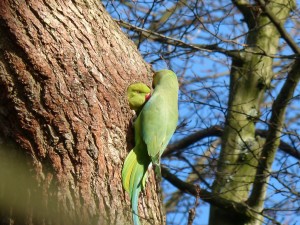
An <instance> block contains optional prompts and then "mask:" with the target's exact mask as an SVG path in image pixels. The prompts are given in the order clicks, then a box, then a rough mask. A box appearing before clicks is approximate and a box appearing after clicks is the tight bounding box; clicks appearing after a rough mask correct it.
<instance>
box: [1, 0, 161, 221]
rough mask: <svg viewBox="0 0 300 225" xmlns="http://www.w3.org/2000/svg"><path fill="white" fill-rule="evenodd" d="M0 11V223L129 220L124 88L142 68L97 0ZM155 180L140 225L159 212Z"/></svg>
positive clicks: (37, 1)
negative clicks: (124, 171)
mask: <svg viewBox="0 0 300 225" xmlns="http://www.w3.org/2000/svg"><path fill="white" fill-rule="evenodd" d="M0 17H1V20H0V21H1V22H0V23H1V24H0V25H1V26H0V29H1V30H0V50H1V51H0V52H1V53H0V72H1V73H0V88H1V93H0V137H1V146H0V170H1V172H0V179H1V184H0V211H1V213H0V216H1V218H0V221H1V222H0V223H1V224H38V225H41V224H101V225H102V224H131V223H132V222H131V221H132V215H131V206H130V201H129V198H128V195H127V194H125V192H124V190H123V188H122V183H121V169H122V165H123V161H124V159H125V157H126V155H127V153H128V152H129V150H130V148H131V147H132V146H133V138H132V129H131V122H130V118H131V117H132V112H131V111H130V109H129V107H128V103H127V101H126V99H125V95H124V93H125V91H126V88H127V86H128V85H129V84H130V83H133V82H134V81H144V82H146V83H149V82H150V80H151V76H152V72H151V70H150V67H149V66H148V65H147V64H145V62H144V61H143V59H142V57H141V56H140V54H139V53H138V51H137V49H136V47H135V46H134V45H133V43H132V42H131V41H129V40H128V38H127V37H126V36H125V35H124V34H123V33H122V32H121V30H120V28H119V27H118V26H117V25H116V23H115V22H114V21H113V20H112V19H111V18H110V16H109V15H108V14H107V13H106V11H105V10H104V8H103V7H102V5H101V4H100V3H99V1H98V0H85V1H83V0H77V1H63V0H60V1H59V0H57V1H46V2H45V1H41V0H31V1H22V0H19V1H15V0H1V1H0ZM127 144H128V145H127ZM155 184H156V182H155V179H154V175H153V173H152V174H151V176H150V177H149V181H148V185H147V187H146V191H145V193H144V194H142V195H141V198H140V199H142V201H141V202H140V206H139V213H140V216H141V217H142V218H147V221H146V220H143V219H141V221H142V223H143V224H149V223H150V224H161V223H162V220H163V219H162V218H163V215H162V210H161V200H160V199H159V197H158V195H157V188H156V185H155Z"/></svg>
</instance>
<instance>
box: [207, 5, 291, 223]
mask: <svg viewBox="0 0 300 225" xmlns="http://www.w3.org/2000/svg"><path fill="white" fill-rule="evenodd" d="M236 2H243V1H236ZM292 3H293V2H292V1H289V0H286V1H272V2H269V3H268V4H269V8H270V9H272V11H273V13H274V14H276V15H277V18H279V19H280V21H282V23H283V22H284V21H285V20H286V18H287V16H288V15H289V12H290V9H291V8H292V7H283V5H284V6H291V5H292ZM236 4H239V3H236ZM248 9H249V10H250V8H248ZM255 13H256V14H255V15H256V17H255V18H252V20H253V19H255V21H251V23H249V24H248V26H249V28H250V29H251V30H250V32H249V35H248V37H247V43H246V44H247V47H246V48H245V49H244V51H242V52H241V58H242V60H240V59H239V60H233V62H232V69H231V74H230V76H231V80H230V96H229V101H228V106H229V108H228V115H227V118H226V124H225V129H224V134H223V138H222V150H221V156H220V159H219V162H218V171H217V177H216V180H215V182H214V186H213V191H214V193H215V194H216V195H220V196H221V197H223V198H226V199H228V200H232V201H234V202H245V201H247V199H248V196H249V194H250V190H251V185H252V183H253V181H254V179H255V175H256V170H257V165H258V159H259V156H260V154H261V150H262V147H263V145H264V139H261V138H259V137H256V136H255V123H256V121H257V119H258V118H259V117H260V112H259V108H260V105H261V103H262V98H263V95H264V93H265V91H266V89H267V88H268V87H269V86H270V81H271V79H272V63H273V60H272V58H271V57H268V56H264V55H263V54H265V55H268V54H270V55H271V54H275V53H276V51H277V47H278V42H279V38H280V35H279V33H278V31H277V29H276V27H275V26H274V25H273V24H272V23H271V22H270V20H269V18H268V17H267V16H266V15H265V14H263V13H261V12H260V11H258V12H255ZM253 15H254V14H253ZM251 26H252V27H251ZM249 52H252V53H249ZM253 53H254V54H253ZM255 53H260V54H255ZM274 141H275V140H274ZM262 221H263V218H262V216H261V215H260V214H257V215H256V216H255V214H254V216H252V217H249V216H247V215H245V216H244V217H243V216H242V217H241V216H240V215H239V216H237V215H235V214H232V215H230V214H229V213H227V212H226V210H222V209H219V208H217V207H211V212H210V225H219V224H220V225H221V224H222V225H227V224H228V225H229V224H230V225H235V224H236V225H242V224H243V225H244V224H252V225H253V224H261V223H262Z"/></svg>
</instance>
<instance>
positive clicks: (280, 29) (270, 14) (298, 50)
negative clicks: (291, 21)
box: [255, 0, 300, 54]
mask: <svg viewBox="0 0 300 225" xmlns="http://www.w3.org/2000/svg"><path fill="white" fill-rule="evenodd" d="M255 1H256V2H257V4H259V6H260V7H261V9H262V10H263V12H264V13H265V14H266V15H267V16H268V17H269V19H270V20H271V21H272V23H273V24H274V26H275V27H276V28H277V30H278V32H279V33H280V35H281V37H282V38H283V39H284V40H285V41H286V43H288V45H289V46H290V47H291V49H292V50H293V51H294V52H295V53H297V54H300V48H299V46H298V45H297V44H296V42H295V41H294V40H293V38H292V37H291V36H290V35H289V33H288V32H287V30H286V29H285V28H284V27H283V25H282V23H281V21H280V20H278V19H277V18H276V16H275V15H274V13H273V12H272V11H271V10H270V9H269V7H268V4H267V2H265V1H262V0H255ZM290 2H292V1H290ZM290 7H291V8H295V6H292V4H291V5H290Z"/></svg>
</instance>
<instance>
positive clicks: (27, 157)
mask: <svg viewBox="0 0 300 225" xmlns="http://www.w3.org/2000/svg"><path fill="white" fill-rule="evenodd" d="M103 4H104V5H105V7H106V9H107V10H108V11H109V12H110V14H111V15H112V16H113V17H114V18H115V19H116V20H117V23H118V24H119V25H120V26H122V27H123V28H124V31H125V32H127V35H128V36H129V37H130V39H131V40H133V42H134V43H135V44H136V45H137V46H138V49H139V51H140V52H141V53H142V56H143V57H144V59H145V60H146V61H147V62H149V63H150V64H153V66H154V68H155V69H159V68H165V67H170V69H172V70H174V71H175V72H176V73H177V74H178V76H179V80H180V85H181V92H180V123H179V126H178V129H177V134H176V136H175V138H174V142H173V143H172V144H171V145H170V146H169V147H168V149H167V150H166V152H165V154H164V161H163V162H164V164H165V168H164V169H163V171H162V172H163V176H164V177H165V181H163V187H164V196H165V202H166V210H167V224H192V223H193V224H206V223H209V224H225V225H226V224H263V223H264V224H276V223H277V224H280V223H282V224H293V223H294V224H295V223H296V222H297V219H298V218H299V191H298V190H299V175H298V174H299V164H298V160H299V159H300V154H299V134H298V133H299V132H298V130H299V121H298V119H299V112H298V111H299V104H297V100H299V88H297V83H298V80H299V76H300V74H299V73H300V70H299V68H298V67H300V63H299V47H298V43H297V41H298V39H297V37H298V36H299V27H298V26H299V24H300V23H299V9H298V4H297V2H294V1H291V0H275V1H260V0H255V1H246V0H240V1H183V0H182V1H174V2H173V1H132V2H131V1H103ZM0 17H1V20H0V24H1V26H0V29H1V30H0V43H1V44H0V48H1V51H0V52H1V54H0V57H1V60H0V62H1V64H0V71H1V73H0V87H1V95H0V96H1V97H0V99H1V101H0V104H1V106H0V107H1V110H0V126H1V129H0V130H1V131H0V135H1V141H2V146H1V152H0V154H1V155H0V156H1V161H0V162H1V164H0V166H1V170H0V171H1V172H0V176H1V177H0V179H1V186H0V187H1V188H0V204H1V205H0V207H1V209H2V210H1V214H0V215H1V221H2V223H3V224H24V223H25V224H46V223H55V224H59V223H61V224H67V223H69V224H105V223H106V224H129V223H130V221H131V213H130V211H129V210H130V203H129V199H128V197H127V196H126V195H125V193H124V191H123V190H122V187H121V182H120V173H121V166H122V163H123V160H124V159H125V156H126V154H127V152H128V150H129V149H130V148H131V147H132V132H131V129H130V127H131V125H130V122H129V121H130V117H131V113H130V111H129V108H128V105H127V102H126V100H125V98H124V92H125V90H126V87H127V86H128V85H129V84H130V83H132V82H134V81H137V80H138V81H144V82H147V83H148V84H150V82H151V76H152V72H151V70H150V67H149V66H148V65H147V64H146V63H145V62H144V61H143V60H142V58H141V57H140V55H139V54H138V53H137V50H136V48H135V47H134V46H133V43H132V42H130V41H128V39H127V38H126V37H125V35H123V34H122V32H121V31H120V29H119V28H118V26H117V25H116V23H114V22H113V21H112V20H111V17H109V16H108V15H107V14H106V12H105V10H104V9H103V7H102V6H101V4H100V3H99V1H96V0H95V1H93V0H85V1H80V0H77V1H72V2H69V1H48V2H47V3H45V2H41V1H26V2H25V1H12V0H11V1H9V0H4V1H1V2H0ZM125 143H126V144H125ZM127 144H128V147H127ZM278 149H279V151H278V152H277V150H278ZM149 179H150V180H149V181H148V183H147V185H146V192H145V194H144V196H143V197H142V198H140V199H141V201H140V210H139V212H140V214H141V216H142V217H144V218H146V219H148V220H142V221H143V222H144V223H147V222H148V223H150V224H161V223H162V221H163V219H162V217H163V216H162V214H163V213H162V212H163V210H162V205H161V204H159V203H160V202H159V200H160V198H159V197H158V196H157V193H159V191H158V190H157V189H156V185H155V184H156V183H155V178H154V176H153V173H152V175H151V176H150V178H149ZM170 183H171V185H170ZM173 187H174V188H173ZM21 197H22V198H21ZM202 200H203V201H202ZM208 205H210V206H211V209H210V219H209V221H208V222H206V221H205V220H206V219H205V217H207V216H205V213H206V210H203V209H205V208H207V206H208ZM202 210H203V211H202ZM283 215H284V217H283ZM297 216H298V217H297Z"/></svg>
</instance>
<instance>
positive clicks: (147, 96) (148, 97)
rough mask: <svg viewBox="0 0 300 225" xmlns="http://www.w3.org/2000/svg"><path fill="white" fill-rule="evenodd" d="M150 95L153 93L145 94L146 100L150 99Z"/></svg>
mask: <svg viewBox="0 0 300 225" xmlns="http://www.w3.org/2000/svg"><path fill="white" fill-rule="evenodd" d="M150 97H151V93H148V94H146V95H145V100H146V102H147V101H148V100H149V99H150Z"/></svg>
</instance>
